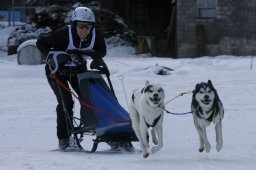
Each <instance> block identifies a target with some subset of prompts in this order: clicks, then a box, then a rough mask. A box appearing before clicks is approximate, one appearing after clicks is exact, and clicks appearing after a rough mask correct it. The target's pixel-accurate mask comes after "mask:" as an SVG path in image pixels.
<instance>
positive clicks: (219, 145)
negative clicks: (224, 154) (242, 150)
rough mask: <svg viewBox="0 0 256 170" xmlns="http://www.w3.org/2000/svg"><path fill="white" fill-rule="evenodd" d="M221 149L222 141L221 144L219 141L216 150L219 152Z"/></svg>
mask: <svg viewBox="0 0 256 170" xmlns="http://www.w3.org/2000/svg"><path fill="white" fill-rule="evenodd" d="M221 149H222V143H221V144H219V143H217V145H216V150H217V151H218V152H219V151H220V150H221Z"/></svg>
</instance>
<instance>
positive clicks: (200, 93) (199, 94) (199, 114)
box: [191, 80, 224, 153]
mask: <svg viewBox="0 0 256 170" xmlns="http://www.w3.org/2000/svg"><path fill="white" fill-rule="evenodd" d="M191 110H192V113H193V118H194V124H195V127H196V130H197V132H198V134H199V140H200V147H199V152H203V151H204V150H205V151H206V152H207V153H208V152H210V150H211V145H210V143H209V141H208V139H207V133H206V127H207V126H209V125H210V124H211V122H213V123H214V124H215V131H216V142H217V144H216V149H217V151H220V150H221V148H222V145H223V138H222V119H223V117H224V108H223V105H222V102H221V100H220V98H219V96H218V94H217V91H216V90H215V88H214V87H213V85H212V82H211V80H208V82H207V83H206V82H201V83H198V84H197V85H196V87H195V89H194V90H193V97H192V103H191Z"/></svg>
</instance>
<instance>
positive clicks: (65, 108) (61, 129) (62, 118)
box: [47, 76, 74, 140]
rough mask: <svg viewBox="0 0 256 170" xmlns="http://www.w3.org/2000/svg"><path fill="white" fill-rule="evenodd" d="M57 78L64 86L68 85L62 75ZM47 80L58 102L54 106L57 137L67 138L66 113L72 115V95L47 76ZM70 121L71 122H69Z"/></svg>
mask: <svg viewBox="0 0 256 170" xmlns="http://www.w3.org/2000/svg"><path fill="white" fill-rule="evenodd" d="M58 79H59V80H60V81H61V82H62V83H63V84H64V85H65V86H66V87H68V83H67V78H66V77H64V76H59V77H58ZM47 80H48V82H49V84H50V86H51V88H52V90H53V91H54V94H55V96H56V98H57V101H58V104H57V107H56V112H57V137H58V139H60V140H62V139H68V138H69V133H68V129H67V128H68V127H69V128H70V126H67V123H68V122H67V119H66V114H69V115H70V116H72V115H73V105H74V102H73V100H72V96H71V94H70V92H68V91H67V90H65V89H64V88H63V87H61V86H60V85H58V84H57V82H56V81H55V80H54V79H52V78H50V77H48V76H47ZM71 123H72V122H71Z"/></svg>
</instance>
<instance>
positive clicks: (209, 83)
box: [207, 80, 215, 89]
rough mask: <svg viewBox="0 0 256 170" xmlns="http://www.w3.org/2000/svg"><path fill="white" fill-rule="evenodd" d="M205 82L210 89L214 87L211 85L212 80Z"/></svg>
mask: <svg viewBox="0 0 256 170" xmlns="http://www.w3.org/2000/svg"><path fill="white" fill-rule="evenodd" d="M207 84H208V85H209V86H210V88H211V89H215V88H214V87H213V85H212V81H211V80H208V82H207Z"/></svg>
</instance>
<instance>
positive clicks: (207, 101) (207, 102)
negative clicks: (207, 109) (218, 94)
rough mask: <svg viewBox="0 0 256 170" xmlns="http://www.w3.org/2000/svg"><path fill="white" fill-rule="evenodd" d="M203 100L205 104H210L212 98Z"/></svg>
mask: <svg viewBox="0 0 256 170" xmlns="http://www.w3.org/2000/svg"><path fill="white" fill-rule="evenodd" d="M201 102H202V103H203V104H205V105H208V104H210V102H211V100H209V99H205V100H201Z"/></svg>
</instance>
